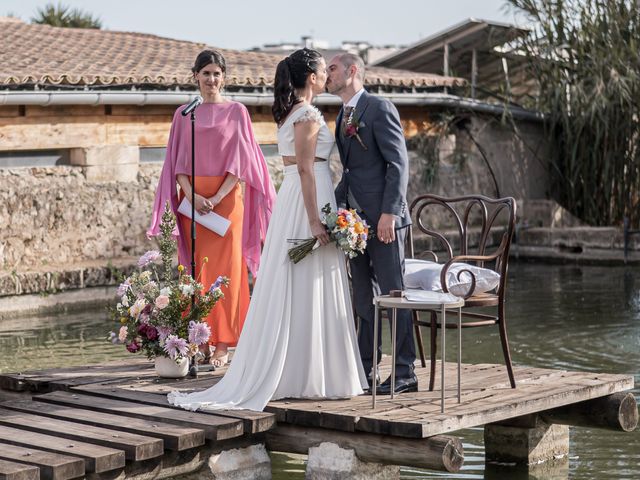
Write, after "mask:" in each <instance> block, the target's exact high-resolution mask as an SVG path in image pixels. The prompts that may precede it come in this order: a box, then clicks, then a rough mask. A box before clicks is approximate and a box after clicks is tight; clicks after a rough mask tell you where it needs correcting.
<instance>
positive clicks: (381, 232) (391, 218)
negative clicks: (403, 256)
mask: <svg viewBox="0 0 640 480" xmlns="http://www.w3.org/2000/svg"><path fill="white" fill-rule="evenodd" d="M376 235H377V236H378V240H380V241H381V242H382V243H391V242H393V241H394V240H395V239H396V216H395V215H394V214H392V213H383V214H382V215H380V220H378V230H377V231H376Z"/></svg>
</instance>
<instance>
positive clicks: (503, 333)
mask: <svg viewBox="0 0 640 480" xmlns="http://www.w3.org/2000/svg"><path fill="white" fill-rule="evenodd" d="M498 319H499V322H498V329H499V331H500V343H501V344H502V353H503V354H504V363H505V365H506V366H507V373H508V374H509V383H511V388H516V379H515V377H514V375H513V365H512V364H511V352H509V339H508V338H507V324H506V319H505V314H504V305H500V306H499V307H498Z"/></svg>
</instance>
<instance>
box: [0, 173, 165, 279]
mask: <svg viewBox="0 0 640 480" xmlns="http://www.w3.org/2000/svg"><path fill="white" fill-rule="evenodd" d="M160 167H161V166H160V165H142V166H141V167H140V168H139V172H138V174H137V176H136V180H135V181H133V182H90V181H87V179H86V177H85V174H83V172H82V169H81V168H80V167H73V166H60V167H48V168H22V169H9V170H3V169H0V223H1V224H2V236H1V237H0V266H1V267H2V269H3V270H4V271H17V272H20V271H25V270H32V269H42V268H45V269H46V268H47V267H58V266H64V265H68V266H72V265H74V264H79V263H82V262H87V261H92V260H98V259H99V260H107V259H110V258H118V257H123V256H131V255H137V254H138V253H141V252H143V251H144V250H145V248H147V247H148V246H149V245H150V242H149V241H148V240H147V239H146V237H145V234H144V232H145V229H146V227H147V225H148V223H149V209H150V205H151V202H152V200H153V192H154V188H155V185H156V183H157V177H158V174H159V171H160Z"/></svg>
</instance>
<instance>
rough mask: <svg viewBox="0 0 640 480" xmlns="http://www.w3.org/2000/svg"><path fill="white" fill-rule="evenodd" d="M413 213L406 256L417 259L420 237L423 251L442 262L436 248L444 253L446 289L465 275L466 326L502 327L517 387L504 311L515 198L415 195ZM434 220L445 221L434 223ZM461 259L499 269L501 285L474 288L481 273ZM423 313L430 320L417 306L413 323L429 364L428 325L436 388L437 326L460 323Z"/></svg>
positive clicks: (443, 285) (504, 348) (442, 279)
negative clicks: (454, 271) (426, 348)
mask: <svg viewBox="0 0 640 480" xmlns="http://www.w3.org/2000/svg"><path fill="white" fill-rule="evenodd" d="M410 213H411V218H412V220H413V225H412V227H411V228H410V230H409V232H408V235H407V236H408V257H410V258H415V254H416V245H417V243H418V242H420V243H421V244H422V245H423V247H422V248H421V250H422V251H421V252H420V253H421V256H424V255H428V256H430V257H431V259H433V260H434V261H435V262H438V256H437V253H436V252H438V253H440V254H441V255H444V260H445V263H443V266H442V270H441V271H440V284H441V288H442V291H444V292H449V291H450V285H449V283H451V279H452V278H454V280H460V279H461V277H462V276H465V278H466V279H468V280H470V282H469V286H468V287H467V288H466V289H465V292H463V293H462V294H460V293H458V295H462V296H464V299H465V306H464V307H463V313H462V315H463V322H462V328H473V327H484V326H491V325H496V326H497V327H498V331H499V333H500V342H501V344H502V353H503V355H504V362H505V364H506V367H507V372H508V375H509V382H510V384H511V387H512V388H515V387H516V381H515V378H514V375H513V367H512V365H511V354H510V352H509V342H508V338H507V318H506V315H505V301H506V286H507V266H508V263H509V262H508V260H509V248H510V246H511V239H512V237H513V233H514V230H515V223H516V202H515V200H514V199H513V198H511V197H508V198H499V199H490V198H487V197H484V196H481V195H467V196H461V197H455V198H446V197H441V196H438V195H430V194H429V195H421V196H419V197H417V198H416V199H415V200H414V201H413V202H412V204H411V207H410ZM435 222H438V224H440V225H443V226H441V227H438V228H436V227H435V226H434V223H435ZM445 225H446V227H445ZM459 263H463V264H467V265H474V266H476V267H480V268H483V269H491V270H493V271H494V272H496V273H498V274H499V275H500V278H499V282H498V285H497V287H496V288H495V289H493V290H491V291H489V292H484V293H476V292H475V290H476V284H477V283H478V278H476V276H477V275H478V273H475V274H474V273H473V272H472V271H471V270H470V269H468V267H467V268H465V266H464V265H463V266H460V265H454V264H459ZM452 267H453V268H457V269H458V270H457V274H456V275H455V276H454V277H452V275H451V272H450V270H451V269H452ZM494 277H497V275H494ZM487 307H489V308H487ZM479 308H482V311H478V309H479ZM422 313H426V314H427V315H428V317H427V319H421V318H420V315H419V313H418V312H417V311H416V312H413V323H414V328H415V333H416V337H417V340H418V349H419V353H420V360H421V362H422V366H423V367H426V361H425V355H424V346H423V343H422V337H421V334H420V327H429V329H430V333H431V335H430V336H431V339H430V340H431V358H430V360H431V365H430V366H431V370H430V378H429V390H433V386H434V382H435V373H436V368H435V366H436V365H435V360H436V344H437V343H436V340H437V333H438V329H439V328H443V327H444V328H457V324H456V323H447V324H446V325H443V323H442V321H441V319H440V320H439V319H438V313H439V312H437V311H434V310H425V311H423V312H422Z"/></svg>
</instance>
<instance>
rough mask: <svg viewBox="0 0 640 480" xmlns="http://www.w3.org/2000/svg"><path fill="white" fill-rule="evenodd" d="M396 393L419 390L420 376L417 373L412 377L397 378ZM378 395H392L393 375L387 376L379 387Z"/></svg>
mask: <svg viewBox="0 0 640 480" xmlns="http://www.w3.org/2000/svg"><path fill="white" fill-rule="evenodd" d="M394 386H395V388H394V392H395V393H403V392H417V391H418V378H417V377H416V376H415V375H412V376H411V377H404V378H396V382H395V385H394ZM376 394H377V395H390V394H391V377H389V378H387V379H386V380H385V381H384V382H383V383H382V384H381V385H380V386H379V387H378V388H377V389H376Z"/></svg>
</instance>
